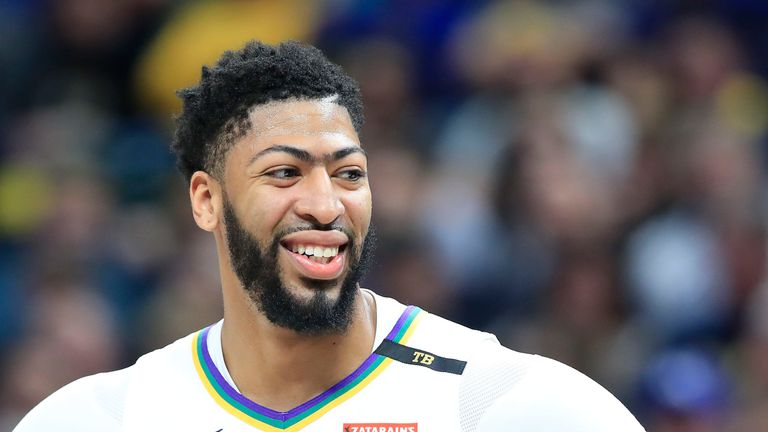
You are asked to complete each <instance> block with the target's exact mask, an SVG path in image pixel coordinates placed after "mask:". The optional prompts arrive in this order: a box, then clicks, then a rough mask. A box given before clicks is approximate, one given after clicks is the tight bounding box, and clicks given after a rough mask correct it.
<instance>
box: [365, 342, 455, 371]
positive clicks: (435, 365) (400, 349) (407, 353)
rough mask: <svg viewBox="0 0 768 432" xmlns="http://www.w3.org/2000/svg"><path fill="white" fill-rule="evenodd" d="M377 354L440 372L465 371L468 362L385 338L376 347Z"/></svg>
mask: <svg viewBox="0 0 768 432" xmlns="http://www.w3.org/2000/svg"><path fill="white" fill-rule="evenodd" d="M375 353H376V354H379V355H383V356H384V357H389V358H391V359H393V360H397V361H399V362H401V363H405V364H412V365H417V366H423V367H426V368H430V369H432V370H435V371H438V372H447V373H452V374H456V375H461V374H462V373H464V368H465V367H466V366H467V362H465V361H462V360H456V359H452V358H446V357H440V356H438V355H435V354H432V353H430V352H427V351H422V350H417V349H415V348H411V347H409V346H406V345H401V344H399V343H397V342H392V341H391V340H389V339H384V340H383V341H382V342H381V345H379V347H378V348H376V351H375Z"/></svg>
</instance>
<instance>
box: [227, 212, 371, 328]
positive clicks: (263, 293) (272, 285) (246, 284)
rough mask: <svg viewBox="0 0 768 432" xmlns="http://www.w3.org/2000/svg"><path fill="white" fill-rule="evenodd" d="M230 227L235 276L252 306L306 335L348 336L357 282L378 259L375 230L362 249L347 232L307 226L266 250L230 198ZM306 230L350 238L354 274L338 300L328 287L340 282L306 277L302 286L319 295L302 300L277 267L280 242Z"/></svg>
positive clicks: (284, 232) (276, 237)
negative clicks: (242, 221)
mask: <svg viewBox="0 0 768 432" xmlns="http://www.w3.org/2000/svg"><path fill="white" fill-rule="evenodd" d="M224 223H225V225H226V226H225V229H226V236H227V238H226V240H227V249H228V251H229V259H230V261H231V262H232V267H233V269H234V271H235V274H236V275H237V277H238V279H240V282H241V283H242V284H243V288H244V289H245V291H246V292H247V293H248V296H249V297H250V298H251V301H253V302H254V304H255V305H256V307H257V308H258V309H259V311H261V312H262V313H263V314H264V316H266V317H267V319H268V320H269V321H270V322H271V323H273V324H275V325H277V326H280V327H283V328H287V329H290V330H293V331H295V332H296V333H299V334H305V335H319V334H328V333H343V332H345V331H346V330H347V328H348V327H349V324H350V322H351V321H352V314H353V311H354V307H355V297H356V296H357V283H358V282H359V281H360V279H361V278H362V277H363V275H364V274H365V272H366V271H367V269H368V268H369V266H370V263H371V261H372V258H373V249H374V245H375V238H376V236H375V234H374V232H373V228H372V227H371V228H370V229H369V231H368V234H367V235H366V236H365V240H364V241H363V245H362V248H359V247H358V246H357V242H356V241H355V240H356V238H355V236H354V234H353V233H351V232H350V231H349V230H348V229H346V228H344V227H341V226H335V225H331V226H327V225H326V226H316V225H305V226H300V227H294V228H291V229H286V230H282V231H280V232H277V233H275V234H274V236H273V237H272V242H271V244H270V245H269V247H268V248H267V249H264V248H263V247H262V246H261V244H260V243H259V241H258V240H257V239H255V238H254V237H253V236H252V235H251V233H250V232H248V231H247V230H246V229H245V228H244V227H243V225H242V224H241V223H240V220H239V219H238V218H237V216H236V215H235V212H234V209H233V208H232V206H231V205H230V203H229V201H228V200H227V199H226V198H225V200H224ZM304 230H319V231H328V230H339V231H342V232H344V233H345V234H346V235H347V237H348V238H349V243H347V247H346V251H345V252H346V254H347V259H348V260H350V261H349V270H348V272H347V275H346V277H345V278H344V280H343V281H342V283H341V291H340V293H339V297H338V298H337V299H336V300H335V301H334V300H332V299H330V298H328V296H327V294H326V293H325V289H326V288H328V287H329V286H332V285H334V284H336V283H337V281H335V280H331V281H327V280H316V279H309V278H302V283H304V284H305V285H306V286H308V287H310V288H312V289H313V290H314V295H313V296H312V298H311V299H309V300H302V299H299V298H296V297H295V296H294V295H292V294H291V292H290V289H289V288H288V287H286V286H285V283H284V282H283V280H282V279H281V277H280V273H281V271H282V269H281V268H280V267H279V264H278V262H277V254H278V251H279V248H281V247H282V246H281V245H280V239H281V238H283V237H285V236H286V235H288V234H290V233H293V232H296V231H304ZM359 249H361V250H359ZM358 250H359V252H358Z"/></svg>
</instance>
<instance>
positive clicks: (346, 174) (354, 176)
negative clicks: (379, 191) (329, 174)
mask: <svg viewBox="0 0 768 432" xmlns="http://www.w3.org/2000/svg"><path fill="white" fill-rule="evenodd" d="M337 176H338V177H340V178H342V179H344V180H348V181H351V182H356V181H359V180H360V179H361V178H364V177H365V171H363V170H361V169H357V168H353V169H348V170H344V171H341V172H339V173H338V174H337Z"/></svg>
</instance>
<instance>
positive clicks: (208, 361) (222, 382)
mask: <svg viewBox="0 0 768 432" xmlns="http://www.w3.org/2000/svg"><path fill="white" fill-rule="evenodd" d="M414 309H415V307H414V306H408V307H407V308H406V309H405V310H404V311H403V313H402V315H400V318H399V319H398V320H397V322H396V323H395V326H394V327H393V328H392V330H391V331H390V332H389V334H388V335H387V337H386V338H387V339H391V338H393V337H394V336H395V335H397V333H398V332H399V331H400V330H401V329H402V328H403V325H404V324H405V322H406V321H407V320H408V317H409V316H410V315H411V312H412V311H413V310H414ZM209 330H210V327H208V328H206V329H205V330H203V332H202V334H201V335H200V338H201V339H202V343H201V344H200V345H201V347H202V355H203V360H204V362H205V366H206V369H208V370H209V371H210V372H211V375H212V376H213V378H214V379H215V380H216V383H217V384H218V386H219V387H220V388H221V389H222V390H224V392H226V393H227V395H229V396H230V397H231V398H232V399H235V400H236V401H238V402H240V403H241V404H243V405H244V406H246V407H247V408H249V409H251V410H253V411H256V412H258V413H259V414H262V415H264V416H267V417H269V418H272V419H275V420H280V421H287V420H289V419H291V418H292V417H295V416H297V415H299V414H301V413H303V412H305V411H307V410H309V409H311V408H312V407H314V406H315V405H317V404H318V403H320V402H322V401H323V400H325V399H327V398H328V397H329V396H331V395H332V394H333V393H335V392H337V391H338V390H339V389H342V388H343V387H344V386H346V385H348V384H349V383H350V382H352V381H354V380H355V379H357V378H358V377H359V376H360V375H361V374H363V373H364V372H365V371H366V370H367V369H368V368H369V367H370V366H371V364H373V362H375V361H376V359H377V358H379V355H378V354H375V353H372V354H371V355H370V356H368V358H367V359H365V361H364V362H363V364H361V365H360V366H359V367H358V368H357V369H355V371H354V372H352V373H351V374H349V375H347V376H346V377H345V378H344V379H342V380H341V381H339V382H338V383H336V384H334V385H333V386H332V387H331V388H329V389H328V390H326V391H324V392H322V393H321V394H319V395H317V396H315V397H313V398H312V399H310V400H308V401H307V402H304V403H303V404H301V405H299V406H297V407H296V408H293V409H291V410H289V411H286V412H280V411H275V410H272V409H269V408H267V407H265V406H262V405H259V404H257V403H256V402H253V401H252V400H250V399H248V398H246V397H245V396H243V395H242V394H240V393H239V392H238V391H237V390H235V389H234V388H233V387H232V386H231V385H230V384H229V382H227V380H226V379H225V378H224V376H222V374H221V372H219V370H218V368H217V367H216V365H215V364H214V362H213V359H212V358H211V354H210V352H209V351H208V331H209Z"/></svg>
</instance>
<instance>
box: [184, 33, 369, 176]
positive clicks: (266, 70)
mask: <svg viewBox="0 0 768 432" xmlns="http://www.w3.org/2000/svg"><path fill="white" fill-rule="evenodd" d="M178 95H179V97H180V98H181V100H182V102H183V109H182V112H181V114H180V115H179V116H178V117H177V118H176V132H175V134H174V137H173V143H172V145H171V148H172V149H173V151H174V152H175V153H176V156H177V166H178V168H179V170H180V171H181V173H182V174H183V175H184V177H185V178H186V179H187V181H188V182H189V180H190V178H191V177H192V174H193V173H194V172H195V171H205V172H207V173H209V174H211V175H213V176H214V177H217V178H220V179H222V178H223V177H222V175H223V167H224V160H225V156H226V154H227V152H228V151H229V149H230V148H231V147H232V144H233V143H234V141H235V140H237V139H238V138H241V137H242V136H244V135H245V134H246V133H247V132H248V131H249V130H250V128H251V124H250V121H249V118H248V113H249V111H250V109H251V108H253V107H254V106H257V105H263V104H266V103H268V102H272V101H285V100H315V99H317V100H322V99H326V98H332V100H333V101H334V102H335V103H337V104H338V105H340V106H342V107H344V108H346V109H347V112H348V113H349V116H350V117H351V119H352V124H353V125H354V127H355V130H356V131H357V133H360V129H361V127H362V125H363V102H362V97H361V95H360V88H359V87H358V85H357V83H356V82H355V80H354V79H352V78H351V77H350V76H348V75H347V74H346V73H344V71H343V70H342V69H341V67H340V66H338V65H337V64H334V63H332V62H330V61H329V60H328V59H327V58H326V57H325V56H324V55H323V53H322V52H321V51H320V50H318V49H317V48H315V47H312V46H309V45H304V44H301V43H299V42H295V41H291V42H283V43H281V44H279V45H277V46H272V45H267V44H263V43H261V42H258V41H251V42H248V43H247V44H246V45H245V46H244V47H243V48H242V49H241V50H239V51H227V52H225V53H224V54H223V55H222V56H221V58H220V59H219V61H218V62H217V63H216V65H215V66H213V67H210V68H209V67H206V66H203V71H202V77H201V79H200V84H198V85H197V86H193V87H189V88H186V89H183V90H180V91H179V92H178Z"/></svg>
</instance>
